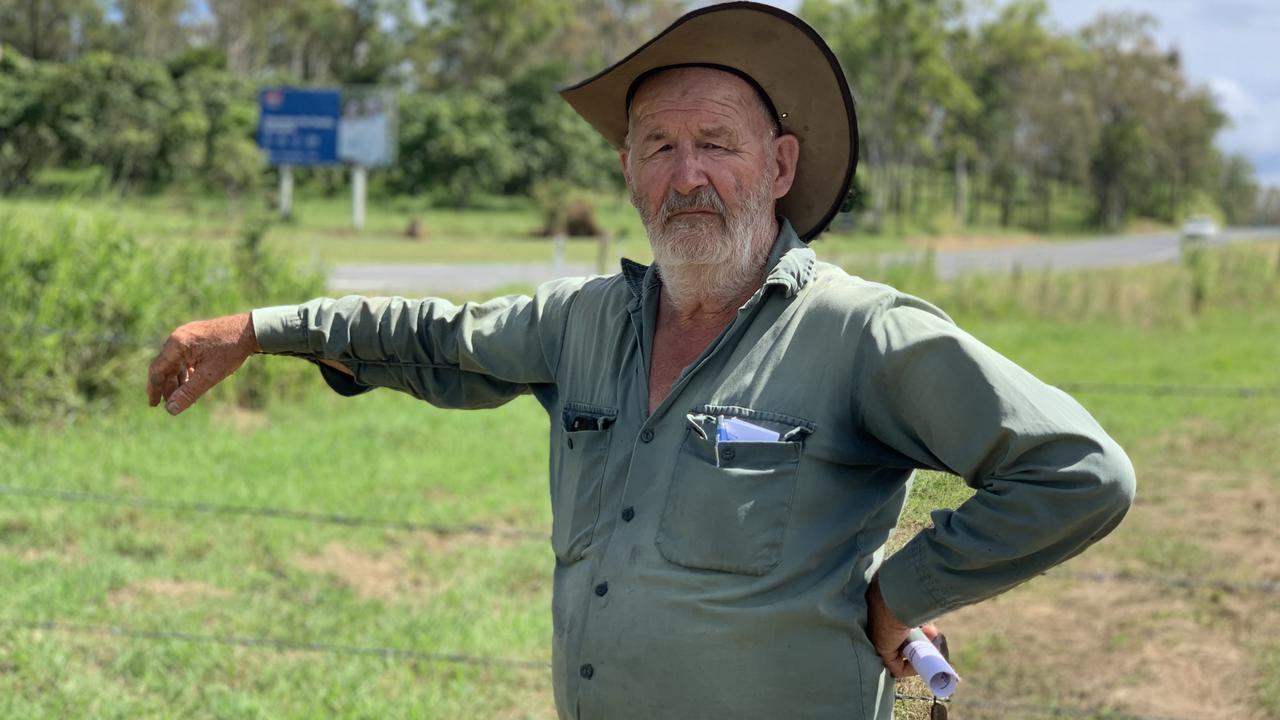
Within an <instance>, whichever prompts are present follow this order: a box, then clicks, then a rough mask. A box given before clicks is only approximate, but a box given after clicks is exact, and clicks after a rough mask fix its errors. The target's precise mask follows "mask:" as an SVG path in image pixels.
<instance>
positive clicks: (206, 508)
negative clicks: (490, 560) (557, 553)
mask: <svg viewBox="0 0 1280 720" xmlns="http://www.w3.org/2000/svg"><path fill="white" fill-rule="evenodd" d="M0 495H10V496H18V497H30V498H38V499H45V500H57V501H61V502H68V503H82V504H94V505H114V506H118V507H130V508H139V509H146V510H171V511H175V512H194V513H205V514H210V515H243V516H249V517H261V518H272V519H278V520H296V521H299V522H309V523H315V524H323V525H344V526H347V527H369V528H379V529H383V530H403V531H408V532H415V531H417V532H429V533H433V534H436V535H464V534H472V535H488V536H492V537H504V538H510V539H515V540H545V539H546V538H547V537H548V534H547V533H537V532H532V531H528V530H513V529H507V528H496V527H490V526H485V525H475V524H463V525H440V524H435V523H421V522H414V521H411V520H387V519H382V518H373V517H364V516H359V515H340V514H334V513H324V512H314V511H310V510H293V509H290V508H278V507H260V506H253V505H231V504H225V503H214V502H204V501H189V500H162V499H157V498H149V497H141V496H137V495H112V494H108V493H97V492H88V491H84V490H66V489H60V488H34V487H26V486H22V485H10V484H0Z"/></svg>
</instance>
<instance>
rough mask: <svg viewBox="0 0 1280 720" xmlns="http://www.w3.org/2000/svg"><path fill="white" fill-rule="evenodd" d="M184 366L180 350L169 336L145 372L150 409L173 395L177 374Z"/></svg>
mask: <svg viewBox="0 0 1280 720" xmlns="http://www.w3.org/2000/svg"><path fill="white" fill-rule="evenodd" d="M185 365H186V363H184V362H183V361H182V350H181V349H180V346H179V345H178V342H177V341H176V340H174V339H173V336H172V335H170V336H169V339H168V340H166V341H165V343H164V347H163V348H161V349H160V354H159V355H157V356H156V359H155V360H152V361H151V367H150V368H149V369H148V371H147V402H148V403H149V404H150V405H151V407H155V406H156V405H159V404H160V401H161V400H162V399H164V398H166V397H168V396H169V395H170V394H172V393H173V387H176V386H177V383H178V373H179V372H180V371H181V369H182V368H183V367H184V366H185Z"/></svg>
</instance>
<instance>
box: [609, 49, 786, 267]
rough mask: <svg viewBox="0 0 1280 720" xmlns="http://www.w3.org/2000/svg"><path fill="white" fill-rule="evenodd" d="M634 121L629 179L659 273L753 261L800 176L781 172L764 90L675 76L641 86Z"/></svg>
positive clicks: (626, 166) (731, 80) (719, 78)
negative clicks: (754, 249)
mask: <svg viewBox="0 0 1280 720" xmlns="http://www.w3.org/2000/svg"><path fill="white" fill-rule="evenodd" d="M629 120H630V127H629V132H628V135H627V144H628V148H627V150H626V151H624V152H623V154H622V165H623V171H624V173H625V174H626V178H627V187H628V189H629V190H630V191H631V200H632V203H633V204H634V205H635V206H636V209H637V210H638V211H639V212H640V217H641V219H642V220H643V221H644V224H645V228H646V229H647V230H648V232H649V238H650V241H651V243H652V244H653V251H654V259H655V260H656V261H657V262H658V264H659V266H660V267H662V266H663V265H664V264H665V265H666V266H668V267H669V266H671V265H674V264H719V263H725V262H734V261H738V262H741V261H742V260H743V259H746V258H748V257H749V255H750V253H749V252H748V251H749V250H750V249H751V243H752V241H753V240H754V239H755V236H756V235H758V234H759V233H760V232H761V230H762V229H766V228H767V229H772V227H773V206H774V201H775V200H776V199H777V198H779V197H781V196H782V195H784V194H786V191H787V190H789V189H790V186H791V179H792V177H793V176H794V170H793V168H794V160H793V159H792V160H789V161H786V162H789V164H790V168H791V170H790V171H789V172H788V171H786V170H787V168H785V167H784V168H783V170H784V172H782V173H780V172H779V162H778V159H779V158H778V155H779V152H778V144H779V139H778V138H775V137H774V134H773V128H772V121H771V119H770V117H769V115H768V112H767V111H766V110H765V108H764V105H763V103H762V102H761V100H760V98H759V96H757V95H756V93H755V90H754V89H752V87H751V86H750V85H748V84H747V83H746V81H744V80H742V79H741V78H739V77H737V76H735V75H732V74H731V73H726V72H722V71H719V70H714V69H711V68H680V69H675V70H669V71H667V72H663V73H660V74H658V75H655V76H653V77H652V78H649V79H648V80H646V81H645V83H644V84H643V85H641V86H640V88H639V90H638V92H637V93H636V95H635V98H634V99H633V100H632V104H631V113H630V117H629ZM782 140H784V141H788V142H790V143H792V144H794V142H795V140H794V138H791V137H785V138H783V139H782ZM784 144H785V143H784ZM783 153H784V154H785V153H786V150H785V149H784V151H783ZM791 157H792V158H794V155H792V156H791ZM785 164H786V163H785V162H784V165H785ZM780 174H781V175H782V177H780ZM769 239H772V238H769Z"/></svg>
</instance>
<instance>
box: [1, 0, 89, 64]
mask: <svg viewBox="0 0 1280 720" xmlns="http://www.w3.org/2000/svg"><path fill="white" fill-rule="evenodd" d="M103 25H104V17H103V12H102V7H101V6H100V4H99V3H98V2H96V0H0V44H7V45H12V46H14V47H15V48H17V49H18V52H20V53H22V54H23V55H25V56H26V57H28V58H30V59H32V60H57V61H67V60H71V59H73V58H76V57H78V56H80V55H81V54H83V53H85V52H88V51H90V50H93V49H96V48H99V47H101V40H102V32H103Z"/></svg>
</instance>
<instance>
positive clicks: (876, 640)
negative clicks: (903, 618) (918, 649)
mask: <svg viewBox="0 0 1280 720" xmlns="http://www.w3.org/2000/svg"><path fill="white" fill-rule="evenodd" d="M920 629H921V630H923V631H924V634H925V637H927V638H929V641H930V642H933V641H934V639H935V638H937V637H938V628H936V627H934V626H933V624H932V623H927V624H925V625H921V626H920ZM909 632H911V628H909V627H907V626H906V625H903V624H902V623H901V622H899V621H898V618H896V617H894V614H893V611H892V610H890V609H889V606H888V605H885V604H884V596H883V595H881V594H880V575H879V573H877V574H876V575H875V576H874V577H872V578H871V585H870V586H868V587H867V636H868V637H869V638H870V639H871V644H872V645H875V647H876V652H878V653H880V659H881V660H882V661H883V662H884V666H885V667H887V668H889V672H890V673H892V674H893V676H894V677H911V676H912V675H916V674H917V673H916V671H915V668H913V667H911V663H909V662H907V659H906V657H905V656H903V654H902V646H903V645H904V644H905V643H906V642H907V633H909Z"/></svg>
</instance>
